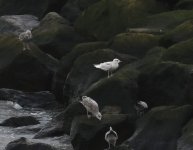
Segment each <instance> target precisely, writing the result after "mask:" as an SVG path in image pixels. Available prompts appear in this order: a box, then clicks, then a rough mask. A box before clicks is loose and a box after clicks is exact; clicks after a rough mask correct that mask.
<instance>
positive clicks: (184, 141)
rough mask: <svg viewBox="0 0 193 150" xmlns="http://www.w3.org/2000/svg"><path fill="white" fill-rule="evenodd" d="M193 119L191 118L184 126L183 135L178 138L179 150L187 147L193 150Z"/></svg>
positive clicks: (186, 149) (188, 149)
mask: <svg viewBox="0 0 193 150" xmlns="http://www.w3.org/2000/svg"><path fill="white" fill-rule="evenodd" d="M192 138H193V119H191V120H190V121H189V122H188V123H187V124H186V125H185V126H184V127H183V130H182V133H181V137H180V138H179V139H178V143H177V144H178V145H177V150H180V149H185V150H192V147H193V142H192Z"/></svg>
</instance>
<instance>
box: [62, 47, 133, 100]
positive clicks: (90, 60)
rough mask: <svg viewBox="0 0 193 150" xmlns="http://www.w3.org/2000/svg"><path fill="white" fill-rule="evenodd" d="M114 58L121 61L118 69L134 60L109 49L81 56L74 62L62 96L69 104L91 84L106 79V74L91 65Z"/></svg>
mask: <svg viewBox="0 0 193 150" xmlns="http://www.w3.org/2000/svg"><path fill="white" fill-rule="evenodd" d="M114 58H118V59H120V60H121V61H122V63H120V68H121V67H122V66H124V65H125V64H127V63H130V62H133V61H135V60H136V58H135V57H133V56H129V55H124V54H121V53H117V52H115V51H113V50H111V49H102V50H96V51H94V52H90V53H86V54H84V55H81V56H80V57H79V58H78V59H77V60H76V61H75V62H74V65H73V67H72V69H71V71H70V72H69V74H68V76H67V78H66V82H65V85H64V86H65V88H64V95H66V96H67V97H69V98H70V102H71V101H74V100H76V97H77V96H80V95H81V93H83V92H84V91H85V90H87V89H88V88H89V87H90V86H91V85H92V84H93V83H95V82H97V81H99V80H100V79H101V78H103V77H105V78H107V72H105V71H102V70H100V69H97V68H95V67H94V66H93V64H98V63H101V62H106V61H112V60H113V59H114ZM74 98H75V99H74Z"/></svg>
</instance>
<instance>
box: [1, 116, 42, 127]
mask: <svg viewBox="0 0 193 150" xmlns="http://www.w3.org/2000/svg"><path fill="white" fill-rule="evenodd" d="M36 124H39V121H38V120H37V119H36V118H34V117H32V116H21V117H11V118H9V119H6V120H4V121H3V122H2V123H0V126H8V127H20V126H28V125H36Z"/></svg>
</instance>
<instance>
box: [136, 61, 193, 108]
mask: <svg viewBox="0 0 193 150" xmlns="http://www.w3.org/2000/svg"><path fill="white" fill-rule="evenodd" d="M192 81H193V78H192V73H191V66H188V65H184V64H180V63H176V62H158V63H157V64H156V65H153V66H151V67H150V66H149V65H147V66H143V68H142V70H141V74H140V75H139V78H138V86H139V91H138V98H139V99H143V100H145V101H146V102H147V103H148V105H149V106H150V107H152V106H157V105H179V104H187V103H191V104H192V96H193V95H192V90H191V89H192V86H193V82H192Z"/></svg>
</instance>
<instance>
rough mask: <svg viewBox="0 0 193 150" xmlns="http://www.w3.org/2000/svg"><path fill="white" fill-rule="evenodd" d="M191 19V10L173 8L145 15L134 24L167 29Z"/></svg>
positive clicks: (192, 13) (192, 17)
mask: <svg viewBox="0 0 193 150" xmlns="http://www.w3.org/2000/svg"><path fill="white" fill-rule="evenodd" d="M191 19H193V10H173V11H166V12H162V13H158V14H154V15H149V16H146V17H144V18H143V19H141V20H139V22H138V23H137V24H136V26H138V27H146V28H156V29H162V30H163V31H167V30H171V29H173V28H174V27H176V26H178V25H180V24H181V23H183V22H184V21H187V20H191Z"/></svg>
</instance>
